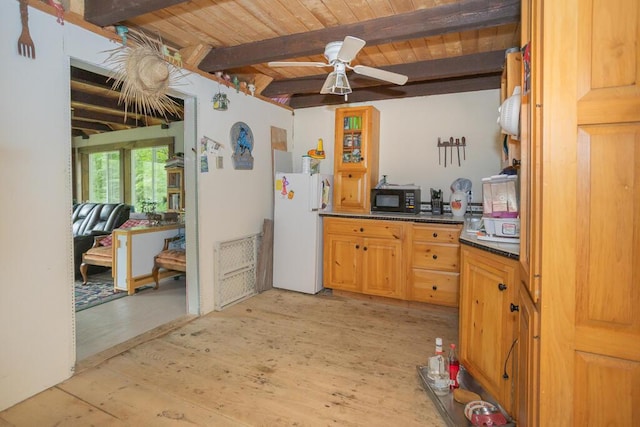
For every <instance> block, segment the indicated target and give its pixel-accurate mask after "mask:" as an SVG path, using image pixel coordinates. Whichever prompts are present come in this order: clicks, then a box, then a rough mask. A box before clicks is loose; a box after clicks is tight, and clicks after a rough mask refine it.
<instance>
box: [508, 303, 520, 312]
mask: <svg viewBox="0 0 640 427" xmlns="http://www.w3.org/2000/svg"><path fill="white" fill-rule="evenodd" d="M509 310H510V311H511V312H512V313H513V312H514V311H520V306H519V305H515V304H514V303H511V304H510V305H509Z"/></svg>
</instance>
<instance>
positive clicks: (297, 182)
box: [273, 172, 333, 294]
mask: <svg viewBox="0 0 640 427" xmlns="http://www.w3.org/2000/svg"><path fill="white" fill-rule="evenodd" d="M332 186H333V176H332V175H323V174H313V175H311V174H304V173H284V172H276V176H275V200H274V219H273V287H274V288H280V289H288V290H291V291H298V292H304V293H307V294H315V293H318V292H320V291H321V290H322V218H321V217H320V215H319V212H321V211H331V188H332Z"/></svg>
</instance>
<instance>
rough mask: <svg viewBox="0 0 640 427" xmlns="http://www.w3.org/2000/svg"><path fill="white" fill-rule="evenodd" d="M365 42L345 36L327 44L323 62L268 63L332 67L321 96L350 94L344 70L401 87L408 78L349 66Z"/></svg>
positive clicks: (283, 65) (286, 65) (271, 63)
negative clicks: (325, 61) (325, 60)
mask: <svg viewBox="0 0 640 427" xmlns="http://www.w3.org/2000/svg"><path fill="white" fill-rule="evenodd" d="M365 44H366V42H365V41H364V40H361V39H359V38H357V37H352V36H346V37H345V38H344V40H343V41H336V42H331V43H328V44H327V46H326V47H325V49H324V57H325V58H327V63H324V62H278V61H273V62H269V63H268V65H269V66H270V67H333V71H332V72H331V73H329V75H328V76H327V79H326V80H325V82H324V85H322V89H321V90H320V93H321V94H327V93H330V94H335V95H345V97H346V95H347V94H349V93H351V86H349V81H348V80H347V74H346V70H347V69H349V70H353V71H354V72H355V73H357V74H361V75H363V76H367V77H373V78H374V79H378V80H384V81H387V82H390V83H395V84H397V85H403V84H405V83H406V82H407V79H408V77H407V76H405V75H402V74H398V73H393V72H391V71H385V70H381V69H379V68H373V67H367V66H366V65H355V66H353V67H352V66H351V65H349V64H350V62H351V60H353V58H355V56H356V55H357V54H358V52H360V49H362V48H363V47H364V45H365Z"/></svg>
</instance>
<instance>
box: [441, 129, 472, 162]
mask: <svg viewBox="0 0 640 427" xmlns="http://www.w3.org/2000/svg"><path fill="white" fill-rule="evenodd" d="M437 146H438V164H439V165H441V164H442V155H441V150H442V148H444V167H445V168H446V167H447V149H450V150H449V165H453V156H454V154H453V149H454V148H455V149H456V151H457V158H458V166H461V165H462V160H467V138H466V137H464V136H463V137H460V138H454V137H453V136H451V137H449V138H448V139H447V138H444V140H443V138H440V137H438V144H437ZM460 148H462V159H461V157H460Z"/></svg>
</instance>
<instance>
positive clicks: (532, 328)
mask: <svg viewBox="0 0 640 427" xmlns="http://www.w3.org/2000/svg"><path fill="white" fill-rule="evenodd" d="M520 283H521V285H520V292H519V294H518V311H519V316H518V344H517V357H516V370H515V383H516V387H515V388H516V404H515V409H514V414H513V416H514V418H516V419H517V421H518V426H520V427H534V426H537V425H538V405H539V400H540V399H539V396H538V393H539V390H540V382H539V372H538V370H539V368H540V312H539V311H538V308H537V307H536V305H535V304H534V303H533V301H532V300H531V296H530V294H529V292H528V289H527V285H526V284H525V283H524V282H523V281H520Z"/></svg>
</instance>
